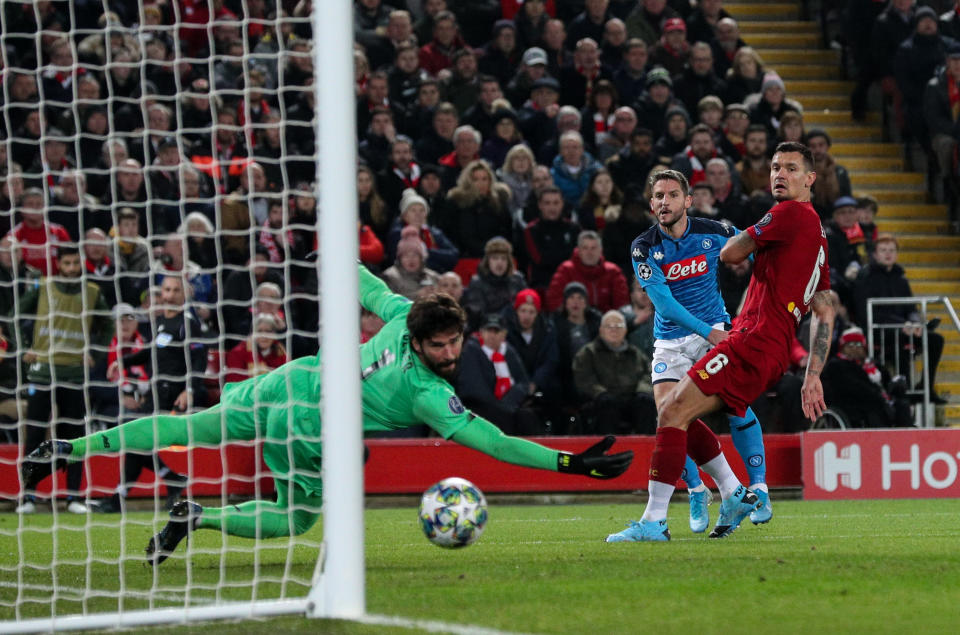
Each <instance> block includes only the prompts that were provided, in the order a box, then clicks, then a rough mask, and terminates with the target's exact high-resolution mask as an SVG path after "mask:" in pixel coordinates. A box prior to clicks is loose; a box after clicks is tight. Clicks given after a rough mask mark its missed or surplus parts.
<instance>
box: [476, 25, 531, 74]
mask: <svg viewBox="0 0 960 635" xmlns="http://www.w3.org/2000/svg"><path fill="white" fill-rule="evenodd" d="M520 53H521V49H520V48H519V47H518V46H517V30H516V26H515V25H514V23H513V22H512V21H511V20H497V21H496V22H495V23H494V25H493V37H492V38H491V39H490V41H489V42H488V43H487V45H486V46H485V47H484V48H483V55H482V57H481V58H480V62H479V67H480V72H481V73H484V74H486V75H490V76H492V77H495V78H496V79H497V81H498V82H499V83H500V86H506V85H507V82H509V81H510V78H512V77H513V75H514V73H515V72H516V69H517V66H518V65H519V63H520Z"/></svg>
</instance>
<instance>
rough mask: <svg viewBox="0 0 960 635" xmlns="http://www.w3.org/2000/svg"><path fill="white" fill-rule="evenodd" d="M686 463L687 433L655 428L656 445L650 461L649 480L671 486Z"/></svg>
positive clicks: (678, 429) (672, 429) (675, 429)
mask: <svg viewBox="0 0 960 635" xmlns="http://www.w3.org/2000/svg"><path fill="white" fill-rule="evenodd" d="M686 461H687V432H686V431H685V430H681V429H680V428H657V445H656V447H655V448H654V449H653V457H652V458H651V459H650V480H652V481H659V482H661V483H669V484H670V485H673V484H674V483H676V482H677V480H678V479H679V478H680V475H681V474H682V473H683V465H684V463H686Z"/></svg>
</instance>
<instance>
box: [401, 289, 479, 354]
mask: <svg viewBox="0 0 960 635" xmlns="http://www.w3.org/2000/svg"><path fill="white" fill-rule="evenodd" d="M466 324H467V312H466V311H464V310H463V307H461V306H460V305H459V304H457V301H456V300H454V299H453V298H452V297H450V296H449V295H447V294H446V293H431V294H429V295H427V296H426V297H423V298H418V299H417V300H416V301H415V302H414V303H413V306H412V307H410V312H409V313H408V314H407V330H408V331H410V338H411V339H413V340H417V341H419V342H422V341H423V340H425V339H428V338H430V337H433V336H434V335H436V334H437V333H446V332H447V331H452V330H454V329H458V330H460V331H463V329H464V327H465V326H466Z"/></svg>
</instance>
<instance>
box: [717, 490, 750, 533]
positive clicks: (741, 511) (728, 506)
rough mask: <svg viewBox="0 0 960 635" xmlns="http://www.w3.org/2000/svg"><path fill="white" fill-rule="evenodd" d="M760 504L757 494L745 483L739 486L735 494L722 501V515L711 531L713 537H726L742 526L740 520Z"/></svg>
mask: <svg viewBox="0 0 960 635" xmlns="http://www.w3.org/2000/svg"><path fill="white" fill-rule="evenodd" d="M759 505H760V499H759V498H758V497H757V495H756V494H754V493H753V492H751V491H750V490H748V489H747V488H746V487H744V486H743V485H741V486H739V487H737V490H736V491H735V492H734V493H733V496H731V497H730V498H727V499H726V500H724V501H723V502H722V503H720V516H719V517H718V518H717V524H716V525H714V527H713V531H711V532H710V537H711V538H725V537H726V536H729V535H730V534H732V533H733V532H734V530H736V528H737V527H739V526H740V522H741V521H743V519H744V518H746V517H747V516H748V515H749V514H750V512H752V511H753V510H755V509H756V508H757V507H758V506H759Z"/></svg>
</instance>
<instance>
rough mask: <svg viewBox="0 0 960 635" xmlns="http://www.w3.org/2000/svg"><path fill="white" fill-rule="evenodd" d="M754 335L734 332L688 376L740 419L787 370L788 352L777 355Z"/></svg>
mask: <svg viewBox="0 0 960 635" xmlns="http://www.w3.org/2000/svg"><path fill="white" fill-rule="evenodd" d="M762 344H764V345H761V341H759V340H758V338H756V337H755V336H752V334H751V333H749V332H747V333H739V332H734V333H731V334H730V337H728V338H727V339H725V340H724V341H722V342H720V343H719V344H717V345H716V346H714V347H713V348H712V349H710V350H709V351H707V354H706V355H704V356H703V357H701V358H700V359H699V360H698V361H697V363H696V364H694V365H693V367H692V368H691V369H690V370H688V371H687V375H689V376H690V379H692V380H693V383H695V384H696V385H697V388H699V389H700V390H701V392H703V394H705V395H716V396H718V397H720V399H722V400H723V402H724V403H725V404H726V405H727V408H729V409H730V410H731V411H732V412H733V413H734V414H735V415H736V416H738V417H742V416H743V415H744V414H745V413H746V411H747V408H748V407H749V406H750V404H752V403H753V402H754V401H756V399H757V397H759V396H760V395H762V394H763V393H764V392H765V391H766V390H767V388H769V387H770V386H772V385H773V384H775V383H776V382H778V381H780V378H781V377H782V376H783V373H784V372H786V370H787V354H786V351H785V350H776V351H773V350H771V349H770V346H769V344H768V343H766V342H763V343H762Z"/></svg>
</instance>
